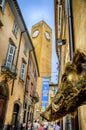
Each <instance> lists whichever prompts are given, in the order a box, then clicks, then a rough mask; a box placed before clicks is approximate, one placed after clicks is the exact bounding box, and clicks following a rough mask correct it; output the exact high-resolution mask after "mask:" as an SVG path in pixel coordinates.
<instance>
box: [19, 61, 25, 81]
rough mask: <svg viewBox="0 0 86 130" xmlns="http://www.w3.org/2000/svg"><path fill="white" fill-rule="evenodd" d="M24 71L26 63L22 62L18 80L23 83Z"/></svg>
mask: <svg viewBox="0 0 86 130" xmlns="http://www.w3.org/2000/svg"><path fill="white" fill-rule="evenodd" d="M23 65H24V66H23ZM23 67H24V68H23ZM25 69H26V63H25V62H24V61H23V60H22V63H21V69H20V79H21V80H23V81H24V76H25ZM22 70H23V72H22Z"/></svg>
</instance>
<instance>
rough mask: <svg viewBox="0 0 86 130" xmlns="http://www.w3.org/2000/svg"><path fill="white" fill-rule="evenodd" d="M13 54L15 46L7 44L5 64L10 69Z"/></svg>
mask: <svg viewBox="0 0 86 130" xmlns="http://www.w3.org/2000/svg"><path fill="white" fill-rule="evenodd" d="M14 55H15V46H14V45H12V44H9V47H8V52H7V58H6V66H7V67H8V68H10V69H11V67H12V64H13V60H14Z"/></svg>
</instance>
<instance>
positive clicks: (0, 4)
mask: <svg viewBox="0 0 86 130" xmlns="http://www.w3.org/2000/svg"><path fill="white" fill-rule="evenodd" d="M5 6H6V0H0V8H1V9H2V12H4V9H5Z"/></svg>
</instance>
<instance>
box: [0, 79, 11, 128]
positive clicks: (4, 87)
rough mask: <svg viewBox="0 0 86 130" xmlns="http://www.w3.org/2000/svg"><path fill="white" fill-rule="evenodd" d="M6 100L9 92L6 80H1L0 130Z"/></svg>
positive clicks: (2, 123)
mask: <svg viewBox="0 0 86 130" xmlns="http://www.w3.org/2000/svg"><path fill="white" fill-rule="evenodd" d="M8 98H9V91H8V84H7V80H2V81H1V82H0V129H2V128H3V127H4V120H5V114H6V108H7V101H8Z"/></svg>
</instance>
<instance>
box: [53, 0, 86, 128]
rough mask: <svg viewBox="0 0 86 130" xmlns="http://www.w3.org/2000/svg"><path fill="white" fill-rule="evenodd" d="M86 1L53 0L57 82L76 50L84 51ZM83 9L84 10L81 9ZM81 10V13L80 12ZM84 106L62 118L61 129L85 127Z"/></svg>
mask: <svg viewBox="0 0 86 130" xmlns="http://www.w3.org/2000/svg"><path fill="white" fill-rule="evenodd" d="M85 6H86V1H84V0H82V1H80V0H76V1H74V0H72V1H71V0H55V29H56V52H57V56H58V58H59V67H60V68H59V84H60V82H61V76H62V74H63V72H64V68H65V64H66V63H67V62H68V61H72V60H73V55H74V53H75V52H76V50H80V51H82V52H84V53H86V49H85V48H86V45H85V40H86V36H85V34H86V31H85V26H86V16H85V12H86V9H85ZM83 10H84V11H83ZM82 12H83V13H82ZM85 111H86V106H85V105H84V106H81V107H79V108H78V110H77V116H76V117H75V118H70V117H69V116H66V117H64V118H63V122H61V123H62V129H63V130H76V129H78V130H84V129H86V112H85Z"/></svg>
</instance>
